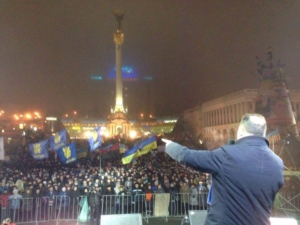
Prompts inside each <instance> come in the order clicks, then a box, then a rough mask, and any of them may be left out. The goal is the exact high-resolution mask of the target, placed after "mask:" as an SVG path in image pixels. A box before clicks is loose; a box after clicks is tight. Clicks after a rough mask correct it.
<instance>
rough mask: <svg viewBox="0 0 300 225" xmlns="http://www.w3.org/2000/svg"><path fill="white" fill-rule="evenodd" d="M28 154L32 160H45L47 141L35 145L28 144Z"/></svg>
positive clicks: (46, 156)
mask: <svg viewBox="0 0 300 225" xmlns="http://www.w3.org/2000/svg"><path fill="white" fill-rule="evenodd" d="M29 152H30V154H31V156H32V157H33V158H34V159H38V160H39V159H47V158H48V139H47V140H45V141H41V142H38V143H35V144H29Z"/></svg>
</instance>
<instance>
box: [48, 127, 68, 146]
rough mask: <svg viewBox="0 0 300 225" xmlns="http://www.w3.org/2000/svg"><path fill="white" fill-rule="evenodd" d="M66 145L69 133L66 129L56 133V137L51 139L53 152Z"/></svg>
mask: <svg viewBox="0 0 300 225" xmlns="http://www.w3.org/2000/svg"><path fill="white" fill-rule="evenodd" d="M66 145H67V131H66V130H65V129H64V130H61V131H59V132H57V133H55V135H54V136H52V137H51V138H50V147H51V149H52V150H58V149H60V148H62V147H65V146H66Z"/></svg>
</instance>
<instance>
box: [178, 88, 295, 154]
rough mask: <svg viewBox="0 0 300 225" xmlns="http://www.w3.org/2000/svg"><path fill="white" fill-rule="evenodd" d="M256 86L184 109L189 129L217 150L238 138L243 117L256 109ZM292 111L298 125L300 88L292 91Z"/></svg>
mask: <svg viewBox="0 0 300 225" xmlns="http://www.w3.org/2000/svg"><path fill="white" fill-rule="evenodd" d="M256 98H257V89H244V90H241V91H238V92H234V93H231V94H229V95H226V96H223V97H220V98H216V99H213V100H211V101H207V102H205V103H203V104H202V105H201V106H198V107H195V108H192V109H188V110H185V111H184V113H183V114H184V115H183V117H184V119H185V121H186V123H188V124H189V126H187V127H189V129H190V132H191V133H193V134H194V135H196V136H197V137H199V139H201V141H203V142H204V143H205V145H206V147H207V148H208V149H214V148H216V147H219V146H221V145H223V144H225V143H227V141H228V140H229V139H236V132H237V129H238V126H239V123H240V120H241V118H242V116H243V115H244V114H245V113H253V112H254V111H255V100H256ZM290 98H291V103H292V108H293V112H294V114H295V116H296V119H297V123H298V125H299V118H300V91H298V90H296V91H295V90H292V91H290Z"/></svg>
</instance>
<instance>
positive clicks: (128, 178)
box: [0, 151, 300, 215]
mask: <svg viewBox="0 0 300 225" xmlns="http://www.w3.org/2000/svg"><path fill="white" fill-rule="evenodd" d="M209 178H210V176H209V174H206V173H199V172H197V171H195V170H193V169H192V168H190V167H187V166H185V165H181V164H179V163H177V162H175V161H174V160H173V159H171V158H170V157H169V156H168V155H166V154H165V153H160V152H156V151H153V152H151V153H149V154H147V155H143V156H142V157H139V158H138V159H137V160H135V161H134V162H132V163H130V164H127V165H123V164H122V161H121V155H120V156H119V157H117V158H105V159H102V160H101V163H100V155H99V153H97V152H93V153H91V154H89V155H88V157H86V158H81V159H78V161H77V162H75V163H72V164H70V165H64V164H62V163H61V162H60V160H59V159H58V158H57V157H56V154H54V153H53V152H49V158H48V159H43V160H34V159H33V158H32V157H31V156H30V154H29V153H28V151H22V153H21V155H19V160H18V161H17V162H14V163H13V164H11V163H9V162H2V165H1V167H0V180H1V183H0V203H1V204H2V205H3V204H4V203H5V202H8V203H9V202H10V201H9V199H12V198H23V199H24V198H34V199H35V198H41V197H44V196H46V197H48V198H49V199H50V200H51V199H54V197H55V196H69V197H70V201H71V200H72V199H78V197H79V196H87V195H88V196H89V198H88V203H89V205H90V206H92V205H99V200H100V196H105V195H116V196H117V195H122V194H123V195H131V196H135V195H138V194H147V193H170V194H171V195H173V194H175V193H185V194H186V198H188V199H187V200H184V201H185V202H188V204H190V205H191V206H194V207H193V208H195V209H197V208H199V206H200V202H199V198H198V197H195V196H197V195H199V194H201V193H207V191H208V190H209V187H210V179H209ZM299 187H300V184H299V179H297V178H294V177H287V178H286V179H285V185H284V187H283V190H285V191H297V190H299ZM77 203H78V204H79V202H77ZM81 204H82V203H81ZM25 205H26V204H25ZM7 207H10V209H13V208H15V207H20V205H12V204H10V205H7ZM23 207H24V203H23ZM32 207H33V208H34V207H35V206H34V205H32ZM96 208H97V207H96ZM97 209H98V208H97ZM96 213H97V215H98V214H99V212H96Z"/></svg>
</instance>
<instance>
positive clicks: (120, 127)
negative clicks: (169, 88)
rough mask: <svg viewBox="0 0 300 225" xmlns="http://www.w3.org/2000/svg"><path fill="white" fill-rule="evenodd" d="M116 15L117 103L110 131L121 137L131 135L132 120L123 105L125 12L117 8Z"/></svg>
mask: <svg viewBox="0 0 300 225" xmlns="http://www.w3.org/2000/svg"><path fill="white" fill-rule="evenodd" d="M114 15H115V17H116V19H117V22H118V26H117V30H116V32H115V33H114V42H115V45H116V105H115V107H114V109H111V115H110V119H109V122H108V131H109V135H110V136H111V137H115V136H118V137H120V138H127V137H129V133H130V121H129V120H128V118H127V109H126V110H125V108H124V105H123V78H122V45H123V42H124V34H123V33H122V32H121V24H122V20H123V18H124V12H123V11H120V10H116V11H115V12H114Z"/></svg>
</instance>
